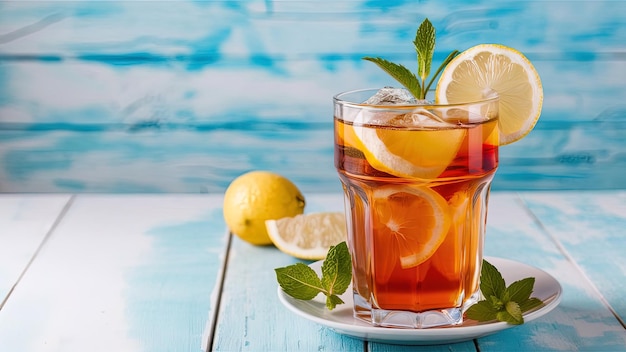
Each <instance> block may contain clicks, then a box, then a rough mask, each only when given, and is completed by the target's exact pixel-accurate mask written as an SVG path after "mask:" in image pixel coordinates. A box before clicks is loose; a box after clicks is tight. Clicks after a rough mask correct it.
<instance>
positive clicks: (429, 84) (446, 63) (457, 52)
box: [424, 50, 460, 93]
mask: <svg viewBox="0 0 626 352" xmlns="http://www.w3.org/2000/svg"><path fill="white" fill-rule="evenodd" d="M459 53H460V51H458V50H453V51H452V52H451V53H450V54H448V57H446V59H445V60H443V62H442V63H441V65H440V66H439V68H438V69H437V72H435V74H434V75H433V78H431V79H430V82H428V85H427V86H426V88H425V89H424V92H425V93H428V91H429V90H430V86H432V85H433V83H434V82H435V80H436V79H437V77H439V74H440V73H441V71H443V69H444V68H445V67H446V66H448V64H449V63H450V61H452V59H454V58H455V57H456V56H457V55H459Z"/></svg>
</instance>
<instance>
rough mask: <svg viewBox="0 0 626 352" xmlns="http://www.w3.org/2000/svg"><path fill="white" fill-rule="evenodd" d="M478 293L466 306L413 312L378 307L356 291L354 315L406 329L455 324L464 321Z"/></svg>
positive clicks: (377, 324)
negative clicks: (466, 312)
mask: <svg viewBox="0 0 626 352" xmlns="http://www.w3.org/2000/svg"><path fill="white" fill-rule="evenodd" d="M475 296H477V295H472V297H471V298H470V299H469V300H468V301H467V303H466V304H465V306H463V307H456V308H447V309H437V310H429V311H424V312H411V311H404V310H387V309H376V308H372V306H371V305H370V304H369V302H367V300H365V299H364V298H363V297H361V296H360V295H359V294H357V293H356V292H355V293H354V317H355V318H358V319H361V320H364V321H365V322H367V323H369V324H372V325H374V326H381V327H389V328H406V329H426V328H433V327H441V326H454V325H460V324H462V323H463V312H464V311H465V310H466V309H467V308H469V306H471V305H472V304H474V303H476V301H477V298H478V297H475Z"/></svg>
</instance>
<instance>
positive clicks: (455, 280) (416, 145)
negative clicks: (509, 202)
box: [334, 92, 499, 328]
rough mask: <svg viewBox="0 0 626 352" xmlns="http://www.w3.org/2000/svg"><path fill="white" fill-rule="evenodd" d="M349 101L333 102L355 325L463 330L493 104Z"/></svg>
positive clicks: (490, 154) (494, 138) (485, 188)
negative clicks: (358, 322) (458, 327)
mask: <svg viewBox="0 0 626 352" xmlns="http://www.w3.org/2000/svg"><path fill="white" fill-rule="evenodd" d="M369 93H371V92H369ZM346 94H348V95H345V94H344V95H338V96H337V97H335V119H334V124H335V126H334V128H335V166H336V168H337V170H338V172H339V176H340V179H341V182H342V185H343V189H344V194H345V205H346V220H347V224H348V243H349V247H350V251H351V254H352V260H353V290H354V301H355V307H354V309H355V316H357V317H359V318H362V319H365V320H367V321H370V322H372V323H373V324H374V325H379V326H393V327H411V328H421V327H431V326H439V325H455V324H459V323H461V322H462V313H463V309H464V308H465V307H467V306H468V305H469V304H471V303H473V302H474V301H475V299H476V294H477V292H478V284H479V283H478V278H479V275H480V264H481V262H482V252H483V250H482V249H483V238H484V233H485V224H486V216H487V201H488V196H489V189H490V184H491V180H492V178H493V176H494V173H495V171H496V168H497V166H498V142H499V141H498V131H497V123H498V119H497V117H498V99H497V97H496V98H489V99H485V100H482V101H479V102H474V103H468V104H456V105H446V106H441V105H430V106H426V105H424V106H421V105H420V106H417V105H415V106H407V105H403V106H383V105H377V106H372V105H365V104H362V103H358V101H359V99H362V98H360V96H361V95H363V94H365V93H364V92H356V93H346ZM349 94H352V95H356V96H359V98H355V97H354V96H351V95H349ZM351 100H356V101H357V102H352V101H351ZM360 101H363V100H360Z"/></svg>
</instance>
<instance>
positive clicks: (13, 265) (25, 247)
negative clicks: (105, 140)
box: [0, 194, 71, 307]
mask: <svg viewBox="0 0 626 352" xmlns="http://www.w3.org/2000/svg"><path fill="white" fill-rule="evenodd" d="M70 199H71V196H69V195H64V194H58V195H46V196H40V195H17V194H2V195H0V307H1V306H2V302H4V301H5V300H6V299H7V297H8V295H9V294H10V292H11V290H12V289H13V287H14V286H15V285H16V284H17V283H18V281H19V278H20V276H21V275H22V273H23V272H25V271H26V269H27V267H28V264H29V262H30V261H31V260H32V259H33V258H35V257H36V254H37V251H38V249H39V248H40V246H41V245H42V243H44V242H45V240H46V236H47V235H48V234H49V233H50V231H52V230H53V227H54V225H55V224H56V223H57V222H58V221H59V220H60V217H62V215H63V210H64V209H65V208H66V207H68V206H69V203H70Z"/></svg>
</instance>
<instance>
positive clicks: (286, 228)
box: [265, 212, 347, 260]
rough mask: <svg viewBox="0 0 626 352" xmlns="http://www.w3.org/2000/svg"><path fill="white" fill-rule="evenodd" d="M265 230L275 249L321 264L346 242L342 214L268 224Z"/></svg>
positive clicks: (311, 215)
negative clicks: (321, 260) (334, 249)
mask: <svg viewBox="0 0 626 352" xmlns="http://www.w3.org/2000/svg"><path fill="white" fill-rule="evenodd" d="M265 227H266V228H267V233H268V235H269V237H270V239H271V240H272V242H273V243H274V245H275V246H276V247H277V248H278V249H279V250H281V251H282V252H284V253H287V254H289V255H291V256H294V257H296V258H300V259H306V260H320V259H324V258H325V257H326V254H327V253H328V250H329V249H330V247H331V246H336V245H337V244H339V243H340V242H343V241H346V239H347V235H346V220H345V217H344V213H342V212H320V213H310V214H302V215H297V216H294V217H285V218H280V219H276V220H266V221H265Z"/></svg>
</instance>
